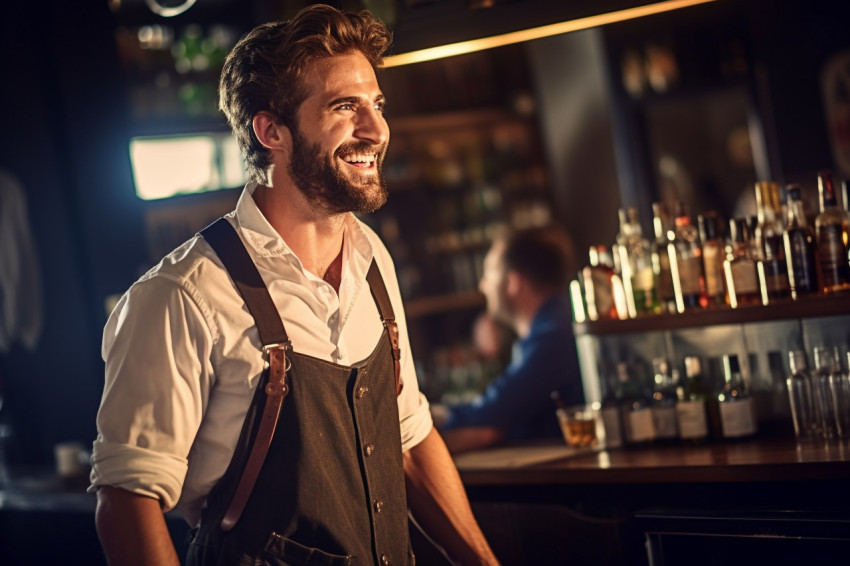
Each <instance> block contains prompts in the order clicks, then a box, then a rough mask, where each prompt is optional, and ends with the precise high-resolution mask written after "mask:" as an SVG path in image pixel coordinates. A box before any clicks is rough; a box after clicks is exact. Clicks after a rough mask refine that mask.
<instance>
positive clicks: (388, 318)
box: [366, 259, 404, 396]
mask: <svg viewBox="0 0 850 566" xmlns="http://www.w3.org/2000/svg"><path fill="white" fill-rule="evenodd" d="M366 281H367V282H368V283H369V290H370V291H372V297H373V298H374V299H375V302H376V303H377V304H378V310H379V311H380V313H381V320H382V321H383V322H384V326H386V327H387V335H388V336H389V338H390V345H391V346H392V350H393V368H394V369H395V394H396V396H398V395H401V390H402V388H404V382H403V381H402V379H401V348H400V347H399V332H398V324H397V323H396V321H395V312H394V311H393V305H392V302H390V296H389V294H388V293H387V287H386V285H384V278H383V277H381V270H380V269H378V264H377V263H375V260H374V259H372V264H371V265H370V266H369V271H368V272H366Z"/></svg>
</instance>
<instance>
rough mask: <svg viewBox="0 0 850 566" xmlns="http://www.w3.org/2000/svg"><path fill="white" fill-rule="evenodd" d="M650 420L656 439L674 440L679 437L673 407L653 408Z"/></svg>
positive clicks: (674, 408) (674, 407)
mask: <svg viewBox="0 0 850 566" xmlns="http://www.w3.org/2000/svg"><path fill="white" fill-rule="evenodd" d="M652 420H653V426H654V427H655V437H656V438H676V437H677V436H678V435H679V433H678V428H677V426H676V406H675V405H669V406H661V407H653V408H652Z"/></svg>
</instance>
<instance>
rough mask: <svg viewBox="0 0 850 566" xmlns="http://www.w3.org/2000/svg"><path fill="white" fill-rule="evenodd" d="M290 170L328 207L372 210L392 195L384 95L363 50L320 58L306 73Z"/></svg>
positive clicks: (331, 210)
mask: <svg viewBox="0 0 850 566" xmlns="http://www.w3.org/2000/svg"><path fill="white" fill-rule="evenodd" d="M302 80H303V83H302V88H305V89H306V92H307V98H306V99H305V100H304V102H302V103H301V105H300V106H299V108H298V112H297V114H296V122H297V126H296V129H295V131H293V132H291V133H292V155H291V157H290V160H289V166H288V173H289V176H290V177H291V178H292V180H293V182H294V183H295V185H296V186H297V187H298V188H299V189H300V190H301V192H303V193H304V194H305V196H307V197H308V199H310V200H311V201H312V202H313V203H314V204H315V205H316V206H319V207H321V208H322V209H324V210H325V212H327V213H330V214H336V213H340V212H348V211H352V212H372V211H374V210H377V209H378V208H380V207H381V206H383V204H384V203H385V202H386V200H387V189H386V182H385V180H384V177H383V173H382V170H381V167H382V165H383V161H384V156H385V155H386V151H387V143H388V142H389V128H388V127H387V122H386V120H384V115H383V108H384V95H383V94H382V93H381V89H380V88H379V87H378V80H377V78H376V77H375V72H374V70H373V69H372V66H371V65H370V64H369V62H368V61H367V60H366V57H364V56H363V54H362V53H360V52H358V51H352V52H350V53H347V54H344V55H338V56H335V57H329V58H324V59H320V60H317V61H315V62H313V63H312V65H311V66H310V67H308V69H307V72H306V73H305V75H304V78H303V79H302Z"/></svg>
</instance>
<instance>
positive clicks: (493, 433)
mask: <svg viewBox="0 0 850 566" xmlns="http://www.w3.org/2000/svg"><path fill="white" fill-rule="evenodd" d="M573 258H574V252H573V247H572V243H571V240H570V238H569V237H568V235H567V234H566V232H565V231H564V230H562V229H560V228H559V227H556V226H547V227H539V228H529V229H523V230H516V231H512V232H506V233H505V234H503V235H502V236H501V237H499V238H497V239H496V240H495V241H494V242H493V244H492V245H491V247H490V250H489V251H488V252H487V255H486V257H485V259H484V272H483V276H482V278H481V282H480V284H479V289H480V290H481V292H482V293H483V294H484V296H485V297H486V299H487V312H488V313H489V314H490V315H491V316H492V317H493V318H494V319H496V320H498V321H500V322H501V323H503V324H505V325H507V326H508V327H509V328H511V329H512V330H513V331H514V332H515V333H516V336H517V340H516V341H515V342H514V344H513V347H512V352H511V361H510V363H509V364H508V366H507V367H506V368H505V369H504V371H503V372H502V373H501V374H500V375H499V376H497V377H496V378H495V379H494V380H493V381H491V382H490V384H489V385H488V386H487V388H486V389H485V390H484V392H483V393H482V394H481V395H479V396H478V397H477V398H475V399H474V400H473V401H471V402H468V403H464V404H459V405H454V406H443V405H436V404H435V406H434V407H433V408H432V412H433V414H434V416H435V419H436V422H437V423H438V426H439V427H440V432H441V433H442V435H443V438H444V440H445V442H446V445H447V446H448V448H449V450H450V451H451V452H453V453H460V452H465V451H469V450H475V449H480V448H486V447H488V446H493V445H496V444H500V443H503V442H506V441H512V440H523V439H532V438H551V437H559V436H560V434H561V433H560V428H559V426H558V421H557V417H556V415H555V405H554V403H553V400H552V393H553V392H557V394H558V396H559V397H560V400H561V401H562V402H564V403H566V404H568V405H573V404H580V403H583V402H584V392H583V388H582V383H581V374H580V372H579V366H578V355H577V351H576V346H575V338H574V335H573V331H572V310H571V307H570V301H569V297H568V294H567V288H568V285H569V279H570V276H571V274H572V273H573V272H574V269H573V267H574V259H573Z"/></svg>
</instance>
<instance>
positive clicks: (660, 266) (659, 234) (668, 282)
mask: <svg viewBox="0 0 850 566" xmlns="http://www.w3.org/2000/svg"><path fill="white" fill-rule="evenodd" d="M652 227H653V231H654V232H655V239H654V240H653V241H652V244H651V247H650V249H651V253H652V271H653V275H654V278H655V294H656V296H657V298H658V305H659V306H658V312H675V311H676V295H675V292H674V290H673V276H672V274H671V273H670V256H669V254H668V253H667V244H668V243H669V242H670V232H671V226H670V217H669V215H668V214H667V209H666V207H665V206H664V204H663V203H660V202H655V203H652Z"/></svg>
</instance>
